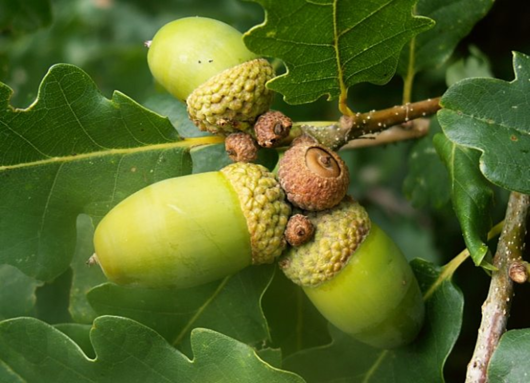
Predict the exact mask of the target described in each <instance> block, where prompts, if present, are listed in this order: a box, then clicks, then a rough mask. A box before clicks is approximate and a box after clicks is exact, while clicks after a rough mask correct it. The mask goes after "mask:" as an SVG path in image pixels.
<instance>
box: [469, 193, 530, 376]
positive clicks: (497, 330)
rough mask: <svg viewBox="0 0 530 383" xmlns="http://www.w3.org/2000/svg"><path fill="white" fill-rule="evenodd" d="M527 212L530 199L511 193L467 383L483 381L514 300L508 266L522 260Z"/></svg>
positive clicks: (504, 329)
mask: <svg viewBox="0 0 530 383" xmlns="http://www.w3.org/2000/svg"><path fill="white" fill-rule="evenodd" d="M529 211H530V196H528V195H524V194H520V193H517V192H512V193H511V194H510V199H509V202H508V208H507V210H506V219H505V224H504V228H503V231H502V234H501V237H500V239H499V244H498V246H497V252H496V253H495V257H494V258H493V265H494V266H495V267H496V268H497V270H496V271H493V272H492V277H491V283H490V288H489V292H488V296H487V298H486V300H485V302H484V304H483V305H482V321H481V323H480V328H479V330H478V337H477V342H476V344H475V351H474V353H473V357H472V358H471V361H470V362H469V364H468V369H467V375H466V383H475V382H477V383H483V382H486V381H487V379H488V377H487V369H488V365H489V362H490V359H491V356H492V355H493V352H494V351H495V349H496V347H497V345H498V343H499V340H500V337H501V336H502V334H503V333H504V332H505V331H506V324H507V322H508V316H509V312H510V307H511V300H512V297H513V281H512V280H511V279H510V276H509V268H510V265H511V264H512V263H513V262H514V261H518V260H520V259H521V254H522V249H523V247H524V238H525V235H526V224H527V218H528V216H529Z"/></svg>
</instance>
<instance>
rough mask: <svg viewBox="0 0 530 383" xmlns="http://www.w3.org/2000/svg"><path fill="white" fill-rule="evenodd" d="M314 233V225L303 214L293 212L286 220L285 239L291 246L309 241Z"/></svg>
mask: <svg viewBox="0 0 530 383" xmlns="http://www.w3.org/2000/svg"><path fill="white" fill-rule="evenodd" d="M313 235H315V226H314V225H313V223H312V222H311V220H310V219H309V218H307V217H306V216H305V215H303V214H294V215H292V216H291V218H289V221H288V222H287V228H286V229H285V239H286V240H287V243H289V245H291V246H302V245H303V244H304V243H306V242H309V241H310V240H311V239H312V238H313Z"/></svg>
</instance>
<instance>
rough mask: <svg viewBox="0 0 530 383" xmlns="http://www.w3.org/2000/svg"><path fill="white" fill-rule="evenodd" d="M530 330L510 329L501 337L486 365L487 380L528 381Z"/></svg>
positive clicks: (494, 382)
mask: <svg viewBox="0 0 530 383" xmlns="http://www.w3.org/2000/svg"><path fill="white" fill-rule="evenodd" d="M528 350H530V330H529V329H522V330H510V331H508V332H506V333H504V334H503V335H502V337H501V340H500V342H499V345H498V346H497V348H496V349H495V352H494V353H493V356H492V357H491V360H490V363H489V365H488V382H490V383H502V382H528V380H529V378H530V365H529V364H528V357H529V351H528Z"/></svg>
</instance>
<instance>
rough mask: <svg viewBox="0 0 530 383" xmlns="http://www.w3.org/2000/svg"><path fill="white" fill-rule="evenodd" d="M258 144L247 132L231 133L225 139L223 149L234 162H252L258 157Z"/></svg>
mask: <svg viewBox="0 0 530 383" xmlns="http://www.w3.org/2000/svg"><path fill="white" fill-rule="evenodd" d="M258 149H259V148H258V145H256V141H254V139H253V138H252V136H250V134H247V133H242V132H240V133H232V134H230V135H229V136H228V137H226V140H225V150H226V153H227V154H228V157H230V159H231V160H232V161H234V162H252V161H255V160H256V159H257V158H258Z"/></svg>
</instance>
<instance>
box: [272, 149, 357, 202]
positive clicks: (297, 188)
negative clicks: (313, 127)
mask: <svg viewBox="0 0 530 383" xmlns="http://www.w3.org/2000/svg"><path fill="white" fill-rule="evenodd" d="M278 178H279V181H280V184H281V186H282V188H283V190H285V193H286V195H287V199H288V200H289V202H291V203H292V204H293V205H295V206H296V207H299V208H300V209H302V210H310V211H319V210H326V209H330V208H332V207H333V206H336V205H338V204H339V203H340V201H342V199H343V198H344V196H345V195H346V193H347V192H348V186H349V183H350V176H349V172H348V167H347V166H346V164H345V163H344V161H343V160H342V159H341V158H340V157H339V155H338V154H337V153H335V152H334V151H333V150H331V149H329V148H327V147H326V146H324V145H321V144H318V143H316V142H310V141H308V140H304V141H302V142H300V143H299V144H297V145H294V146H291V147H290V148H289V149H288V150H287V151H286V152H285V153H284V155H283V157H282V158H281V159H280V161H279V163H278Z"/></svg>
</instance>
